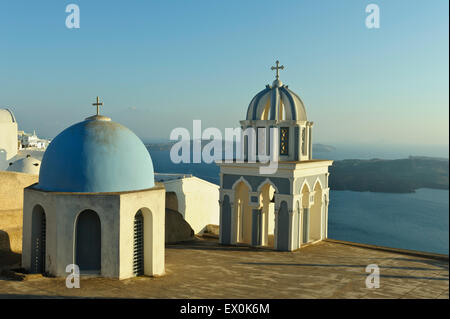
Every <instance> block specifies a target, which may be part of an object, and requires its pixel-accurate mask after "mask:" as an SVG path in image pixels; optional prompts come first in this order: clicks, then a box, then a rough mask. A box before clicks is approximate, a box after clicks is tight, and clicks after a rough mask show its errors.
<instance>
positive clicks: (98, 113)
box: [92, 96, 103, 116]
mask: <svg viewBox="0 0 450 319" xmlns="http://www.w3.org/2000/svg"><path fill="white" fill-rule="evenodd" d="M92 105H94V106H97V116H98V115H100V112H99V106H103V102H99V98H98V96H97V102H96V103H92Z"/></svg>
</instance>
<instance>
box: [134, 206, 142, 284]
mask: <svg viewBox="0 0 450 319" xmlns="http://www.w3.org/2000/svg"><path fill="white" fill-rule="evenodd" d="M133 272H134V275H135V276H142V275H144V216H143V215H142V212H141V210H139V211H138V212H137V213H136V215H134V236H133Z"/></svg>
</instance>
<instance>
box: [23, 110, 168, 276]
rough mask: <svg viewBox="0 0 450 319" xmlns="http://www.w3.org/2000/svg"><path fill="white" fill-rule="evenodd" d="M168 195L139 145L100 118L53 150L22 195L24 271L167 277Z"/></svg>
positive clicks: (61, 138) (65, 134) (62, 137)
mask: <svg viewBox="0 0 450 319" xmlns="http://www.w3.org/2000/svg"><path fill="white" fill-rule="evenodd" d="M164 224H165V190H164V186H163V185H162V184H155V182H154V172H153V163H152V160H151V157H150V155H149V153H148V151H147V149H146V148H145V146H144V144H143V143H142V141H141V140H140V139H139V138H138V137H137V136H136V135H135V134H134V133H133V132H131V131H130V130H129V129H127V128H126V127H124V126H122V125H120V124H118V123H114V122H112V121H111V120H110V118H108V117H105V116H101V115H98V113H97V115H95V116H91V117H88V118H87V119H86V120H85V121H82V122H80V123H77V124H74V125H72V126H71V127H69V128H67V129H65V130H64V131H62V132H61V133H60V134H59V135H58V136H57V137H56V138H55V139H54V140H53V141H52V143H51V144H50V145H49V147H48V148H47V150H46V152H45V154H44V157H43V159H42V163H41V171H40V175H39V182H38V183H37V184H34V185H32V186H30V187H27V188H26V189H25V191H24V206H23V241H22V245H23V248H22V266H23V267H24V268H25V269H28V270H29V271H31V272H35V273H40V272H47V273H49V274H51V275H54V276H67V273H66V267H67V266H68V265H70V264H76V265H78V266H79V269H80V270H81V274H82V275H83V274H93V275H101V276H104V277H114V278H119V279H124V278H129V277H133V276H137V275H143V274H145V275H151V276H155V275H162V274H164V231H165V229H164Z"/></svg>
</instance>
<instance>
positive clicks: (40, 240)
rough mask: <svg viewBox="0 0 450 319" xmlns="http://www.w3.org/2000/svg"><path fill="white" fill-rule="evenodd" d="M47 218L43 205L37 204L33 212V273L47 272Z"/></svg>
mask: <svg viewBox="0 0 450 319" xmlns="http://www.w3.org/2000/svg"><path fill="white" fill-rule="evenodd" d="M46 238H47V218H46V214H45V209H44V207H43V206H42V205H40V204H36V205H34V207H33V210H32V212H31V263H32V267H31V271H32V272H33V273H44V272H45V261H46V246H47V241H46Z"/></svg>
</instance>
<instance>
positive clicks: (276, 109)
mask: <svg viewBox="0 0 450 319" xmlns="http://www.w3.org/2000/svg"><path fill="white" fill-rule="evenodd" d="M272 69H276V71H277V75H276V79H275V81H273V83H272V85H267V86H266V88H265V89H264V90H262V91H261V92H259V93H258V94H257V95H256V96H255V97H254V98H253V99H252V100H251V102H250V105H249V107H248V110H247V117H246V119H245V120H243V121H241V127H242V129H244V130H245V129H247V128H253V129H254V130H255V132H257V137H256V138H255V140H252V139H249V138H247V137H246V136H245V135H244V136H243V137H242V139H243V140H242V141H241V145H243V146H244V159H245V161H238V160H235V161H233V162H232V163H219V165H220V181H221V182H220V185H221V188H220V203H221V210H220V242H221V243H222V244H232V245H234V244H238V243H244V244H247V245H252V246H271V247H274V248H275V249H277V250H283V251H292V250H295V249H298V248H300V247H301V246H302V245H304V244H307V243H311V242H315V241H319V240H322V239H324V238H327V231H328V203H329V187H328V175H329V173H328V167H329V166H330V165H332V161H328V160H313V159H312V154H311V151H312V148H311V146H312V126H313V122H310V121H308V119H307V117H306V109H305V106H304V104H303V102H302V100H301V99H300V97H299V96H298V95H297V94H295V93H294V92H293V91H291V90H290V89H288V87H287V85H284V84H283V83H282V82H281V81H280V80H279V76H278V70H280V69H283V67H279V66H278V61H277V65H276V67H272ZM270 128H275V129H277V131H278V132H279V137H278V138H277V139H276V143H274V144H273V145H275V147H272V148H271V147H269V146H270V143H269V141H270V135H269V134H270V133H269V132H270V131H269V129H270ZM255 143H256V145H255ZM252 149H254V150H255V151H256V152H257V153H256V154H252V153H250V152H249V150H252ZM273 152H276V153H273ZM252 155H255V158H256V161H251V159H252V157H251V156H252ZM267 155H270V156H272V157H273V158H278V159H277V160H278V163H277V165H278V168H277V170H276V172H275V173H274V174H270V173H267V174H265V173H262V171H261V170H260V168H261V167H267V166H268V163H265V162H264V161H262V160H261V159H262V157H261V156H267Z"/></svg>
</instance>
